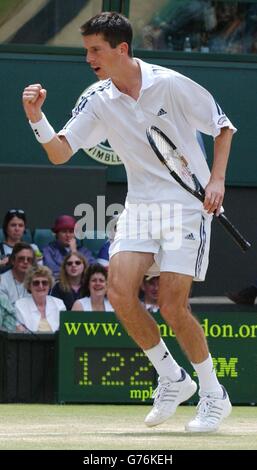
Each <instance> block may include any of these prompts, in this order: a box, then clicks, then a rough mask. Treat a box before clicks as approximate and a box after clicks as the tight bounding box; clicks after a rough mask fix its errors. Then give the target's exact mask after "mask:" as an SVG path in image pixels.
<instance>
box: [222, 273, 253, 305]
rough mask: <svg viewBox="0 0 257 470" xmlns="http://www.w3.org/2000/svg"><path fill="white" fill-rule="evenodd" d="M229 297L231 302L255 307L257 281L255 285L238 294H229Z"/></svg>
mask: <svg viewBox="0 0 257 470" xmlns="http://www.w3.org/2000/svg"><path fill="white" fill-rule="evenodd" d="M227 296H228V298H229V299H230V300H232V301H233V302H235V304H239V305H254V303H255V300H256V297H257V279H255V281H254V283H253V284H252V285H250V286H248V287H245V288H244V289H241V290H240V291H238V292H228V293H227Z"/></svg>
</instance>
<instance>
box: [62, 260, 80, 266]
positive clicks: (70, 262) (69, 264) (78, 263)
mask: <svg viewBox="0 0 257 470" xmlns="http://www.w3.org/2000/svg"><path fill="white" fill-rule="evenodd" d="M73 264H75V265H76V266H80V265H81V264H82V261H79V260H77V261H66V266H72V265H73Z"/></svg>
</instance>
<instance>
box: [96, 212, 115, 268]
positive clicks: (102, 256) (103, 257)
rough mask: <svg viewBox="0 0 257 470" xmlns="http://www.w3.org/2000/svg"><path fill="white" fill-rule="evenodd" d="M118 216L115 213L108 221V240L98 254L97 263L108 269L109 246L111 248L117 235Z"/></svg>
mask: <svg viewBox="0 0 257 470" xmlns="http://www.w3.org/2000/svg"><path fill="white" fill-rule="evenodd" d="M118 218H119V215H115V216H113V217H112V218H111V220H110V221H109V222H108V225H107V230H106V233H107V236H108V240H106V241H105V242H104V244H103V245H102V246H101V248H100V250H99V252H98V255H97V263H99V264H101V265H102V266H104V267H105V268H106V269H108V267H109V248H110V244H111V243H112V242H113V240H114V237H115V232H116V225H117V222H118Z"/></svg>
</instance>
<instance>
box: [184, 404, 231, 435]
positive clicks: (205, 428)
mask: <svg viewBox="0 0 257 470" xmlns="http://www.w3.org/2000/svg"><path fill="white" fill-rule="evenodd" d="M231 411H232V405H231V403H230V401H229V400H228V402H227V404H226V407H225V409H224V410H223V413H222V417H221V419H220V421H219V423H217V425H216V426H213V427H211V426H198V427H197V426H190V422H189V423H187V424H186V425H185V430H186V432H191V433H197V432H203V433H212V432H217V431H218V429H219V427H220V425H221V423H222V421H223V419H225V418H227V417H228V416H229V415H230V413H231Z"/></svg>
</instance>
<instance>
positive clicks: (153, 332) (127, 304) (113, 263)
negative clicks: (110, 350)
mask: <svg viewBox="0 0 257 470" xmlns="http://www.w3.org/2000/svg"><path fill="white" fill-rule="evenodd" d="M152 264H153V255H152V254H151V253H137V252H128V251H122V252H119V253H116V254H115V255H114V256H112V258H111V259H110V264H109V269H108V298H109V300H110V302H111V304H112V306H113V308H114V310H115V312H116V314H117V316H118V317H119V319H120V321H121V323H122V324H123V325H124V327H125V329H126V330H127V332H128V334H129V335H130V336H132V338H133V339H134V341H135V342H136V343H137V344H138V345H139V346H140V347H141V348H142V349H149V348H152V347H153V346H155V345H156V344H158V343H159V341H160V334H159V329H158V326H157V324H156V322H155V321H154V319H153V318H152V316H151V315H150V314H149V313H148V312H147V311H146V310H145V308H144V306H143V305H142V303H141V302H140V300H139V296H138V294H139V288H140V285H141V283H142V280H143V277H144V274H145V272H146V271H147V270H148V268H149V267H150V266H151V265H152Z"/></svg>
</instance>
